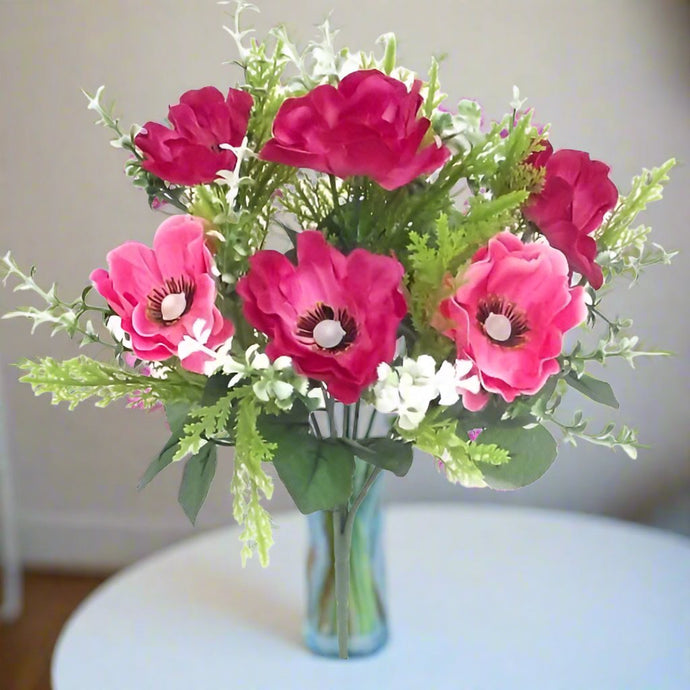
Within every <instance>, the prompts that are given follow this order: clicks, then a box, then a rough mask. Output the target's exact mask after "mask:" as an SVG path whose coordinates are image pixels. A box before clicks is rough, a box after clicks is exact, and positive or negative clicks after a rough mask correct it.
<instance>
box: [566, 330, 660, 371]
mask: <svg viewBox="0 0 690 690" xmlns="http://www.w3.org/2000/svg"><path fill="white" fill-rule="evenodd" d="M639 345H640V339H639V338H638V337H637V336H636V335H635V336H627V335H623V334H622V332H620V331H619V332H615V333H614V332H611V331H609V333H608V334H607V335H606V336H604V337H603V338H601V339H600V340H599V342H598V343H597V344H596V345H595V346H594V348H592V349H591V350H589V351H586V350H584V348H583V345H582V344H581V343H579V342H578V343H577V344H576V345H575V347H574V348H573V349H572V351H571V352H569V353H568V354H567V355H565V357H563V358H561V362H562V365H563V366H564V367H565V368H567V369H572V370H573V371H575V372H576V373H577V374H578V375H580V374H582V373H583V372H584V371H585V367H586V366H587V363H588V362H590V361H593V362H599V364H605V363H606V362H607V361H608V360H609V359H611V358H612V357H621V358H622V359H624V360H625V361H626V362H627V363H628V364H629V365H630V366H631V367H633V368H635V360H636V359H637V358H638V357H667V356H668V355H670V354H671V353H670V352H666V351H664V350H644V349H641V348H640V347H639Z"/></svg>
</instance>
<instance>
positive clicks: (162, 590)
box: [53, 505, 690, 690]
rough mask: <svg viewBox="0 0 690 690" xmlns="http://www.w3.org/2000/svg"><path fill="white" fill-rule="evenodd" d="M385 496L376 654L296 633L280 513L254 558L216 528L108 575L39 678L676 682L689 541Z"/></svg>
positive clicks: (686, 630) (552, 685)
mask: <svg viewBox="0 0 690 690" xmlns="http://www.w3.org/2000/svg"><path fill="white" fill-rule="evenodd" d="M386 511H387V512H386V549H387V554H386V555H387V564H388V570H387V574H388V599H389V614H390V620H389V623H390V629H391V637H390V640H389V642H388V645H387V646H386V647H385V648H384V649H383V650H382V651H381V652H380V653H379V654H378V655H376V656H373V657H368V658H364V659H353V660H350V661H347V662H342V661H340V660H337V659H326V658H320V657H316V656H313V655H312V654H311V653H309V652H308V651H307V650H306V649H305V648H303V646H302V643H301V623H302V610H303V604H304V591H303V588H304V554H305V549H306V522H305V520H304V517H303V516H301V515H297V514H289V513H288V514H280V515H277V516H276V522H277V523H278V525H279V529H277V530H276V533H275V538H276V544H275V546H274V547H273V550H272V552H271V565H270V567H269V568H267V569H265V570H262V569H261V568H260V566H259V565H258V563H256V562H252V563H250V564H249V565H248V566H247V568H246V569H244V570H243V569H242V567H241V565H240V559H239V544H238V541H237V536H238V531H237V529H236V528H225V529H221V530H217V531H214V532H207V533H204V534H201V535H199V536H197V537H194V538H192V539H190V540H188V541H186V542H183V543H181V544H178V545H175V546H173V547H171V548H168V549H166V550H164V551H162V552H160V553H158V554H156V555H154V556H152V557H150V558H147V559H146V560H144V561H142V562H140V563H138V564H136V565H134V566H132V567H130V568H127V569H125V570H124V571H122V572H121V573H119V574H117V575H116V576H114V577H113V578H111V579H110V580H108V581H107V582H105V583H104V584H103V585H102V586H101V587H100V588H99V589H98V590H96V591H95V592H94V593H93V594H92V595H91V596H90V597H89V598H88V599H87V600H86V601H85V602H84V603H83V604H82V606H81V607H80V608H79V609H78V610H77V611H76V613H75V614H74V615H73V616H72V618H71V619H70V621H69V622H68V624H67V625H66V627H65V629H64V630H63V632H62V635H61V637H60V639H59V641H58V644H57V647H56V651H55V654H54V657H53V687H54V690H197V689H201V690H234V689H242V690H293V689H294V690H310V689H311V688H313V689H319V690H340V689H345V688H347V689H348V690H359V689H362V690H368V689H370V688H371V689H376V690H389V689H392V688H395V689H396V690H408V689H409V690H485V689H486V690H503V689H510V690H522V689H524V690H539V689H540V688H545V689H547V690H570V689H572V690H597V689H602V690H618V689H620V690H638V689H639V690H670V689H677V690H688V688H690V541H688V540H685V539H684V538H682V537H677V536H675V535H672V534H668V533H664V532H660V531H656V530H652V529H647V528H643V527H639V526H636V525H631V524H625V523H620V522H616V521H613V520H608V519H603V518H594V517H589V516H583V515H575V514H566V513H557V512H550V511H539V510H524V509H513V508H496V507H478V506H471V507H464V506H463V507H458V506H451V505H433V506H431V505H414V506H397V507H395V506H394V507H389V508H387V509H386Z"/></svg>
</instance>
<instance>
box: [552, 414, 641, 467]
mask: <svg viewBox="0 0 690 690" xmlns="http://www.w3.org/2000/svg"><path fill="white" fill-rule="evenodd" d="M549 421H551V422H554V423H555V424H557V425H558V427H560V430H561V432H562V434H563V440H564V441H565V442H566V443H570V444H571V445H573V446H576V445H577V441H578V439H581V440H583V441H587V442H588V443H593V444H594V445H597V446H604V447H605V448H610V449H611V450H615V449H616V448H620V449H621V450H622V451H623V452H624V453H625V454H626V455H627V456H628V457H630V458H632V459H633V460H635V459H636V458H637V450H638V449H639V448H644V446H642V445H641V444H640V443H639V442H638V440H637V432H636V431H635V430H634V429H631V428H630V427H629V426H627V425H625V424H623V425H622V426H621V427H620V429H619V430H618V431H617V432H616V425H615V424H613V423H610V424H607V425H606V426H605V427H604V429H603V430H602V431H600V432H599V433H595V434H591V433H587V427H588V425H589V421H588V420H586V419H584V417H583V414H582V412H580V411H577V412H576V413H575V415H574V416H573V419H572V421H570V422H567V423H564V422H560V421H558V420H557V419H555V418H554V417H551V419H550V420H549Z"/></svg>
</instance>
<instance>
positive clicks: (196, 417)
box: [173, 387, 248, 460]
mask: <svg viewBox="0 0 690 690" xmlns="http://www.w3.org/2000/svg"><path fill="white" fill-rule="evenodd" d="M247 395H248V393H247V388H246V387H244V388H235V389H232V390H228V391H227V393H226V394H225V395H223V396H221V397H219V398H218V399H217V400H215V401H214V402H212V403H210V404H209V403H207V404H203V405H200V406H199V407H196V408H193V409H191V410H190V411H189V415H188V417H187V421H186V423H185V426H184V433H183V436H182V438H181V439H180V442H179V445H178V449H177V452H176V453H175V456H174V458H173V460H181V459H182V458H184V457H185V455H189V454H192V455H195V454H196V453H198V452H199V451H200V450H201V449H202V448H203V447H204V446H205V445H206V444H207V443H209V442H210V441H220V442H221V443H224V442H229V441H230V440H231V439H232V431H231V430H232V424H233V413H234V412H235V409H234V403H235V401H236V400H237V399H238V398H241V397H242V396H245V397H246V396H247Z"/></svg>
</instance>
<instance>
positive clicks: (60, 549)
mask: <svg viewBox="0 0 690 690" xmlns="http://www.w3.org/2000/svg"><path fill="white" fill-rule="evenodd" d="M202 529H203V528H192V527H191V526H189V525H187V526H185V525H184V524H182V523H180V524H175V525H170V524H167V523H158V524H156V523H155V522H153V521H148V522H145V523H144V522H137V521H134V520H126V519H122V518H120V517H117V516H94V515H92V514H75V513H71V514H67V515H65V514H61V513H41V514H36V513H34V514H32V515H25V516H20V518H19V536H20V538H19V543H20V550H21V553H20V557H21V559H22V562H23V563H24V565H25V566H29V567H38V568H51V569H58V570H63V569H65V570H71V571H74V570H80V571H92V572H103V571H109V570H115V569H118V568H121V567H124V566H126V565H129V564H130V563H133V562H134V561H137V560H139V559H140V558H142V557H144V556H146V555H148V554H150V553H152V552H154V551H157V550H158V549H161V548H163V547H165V546H168V545H169V544H172V543H174V542H176V541H179V540H180V539H184V538H185V537H189V536H191V535H193V534H196V533H198V532H200V531H202Z"/></svg>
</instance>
